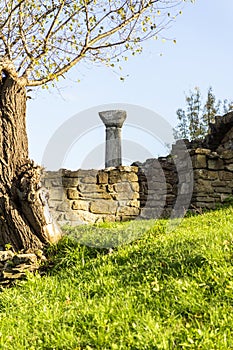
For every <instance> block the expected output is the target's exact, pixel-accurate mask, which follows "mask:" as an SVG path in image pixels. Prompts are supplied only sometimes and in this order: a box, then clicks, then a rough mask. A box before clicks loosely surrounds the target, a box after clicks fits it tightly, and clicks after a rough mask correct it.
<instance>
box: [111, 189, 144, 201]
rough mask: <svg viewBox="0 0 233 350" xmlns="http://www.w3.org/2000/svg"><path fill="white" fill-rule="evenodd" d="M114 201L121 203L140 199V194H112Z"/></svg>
mask: <svg viewBox="0 0 233 350" xmlns="http://www.w3.org/2000/svg"><path fill="white" fill-rule="evenodd" d="M111 196H112V199H113V200H117V201H121V200H126V199H128V200H130V199H131V200H133V199H137V198H139V193H137V192H133V191H130V192H119V193H112V194H111Z"/></svg>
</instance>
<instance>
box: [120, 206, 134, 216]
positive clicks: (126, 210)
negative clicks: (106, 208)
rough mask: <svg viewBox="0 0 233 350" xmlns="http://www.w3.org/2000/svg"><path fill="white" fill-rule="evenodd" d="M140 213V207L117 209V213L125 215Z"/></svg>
mask: <svg viewBox="0 0 233 350" xmlns="http://www.w3.org/2000/svg"><path fill="white" fill-rule="evenodd" d="M139 213H140V210H139V208H136V207H122V208H119V209H118V211H117V215H123V216H138V215H139Z"/></svg>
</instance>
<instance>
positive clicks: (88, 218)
mask: <svg viewBox="0 0 233 350" xmlns="http://www.w3.org/2000/svg"><path fill="white" fill-rule="evenodd" d="M97 218H98V216H96V215H95V214H92V213H90V212H88V211H85V210H74V211H71V212H69V213H66V215H65V220H66V221H68V222H71V223H72V222H79V223H91V224H93V223H95V222H96V219H97Z"/></svg>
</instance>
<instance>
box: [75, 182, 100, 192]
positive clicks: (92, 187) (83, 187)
mask: <svg viewBox="0 0 233 350" xmlns="http://www.w3.org/2000/svg"><path fill="white" fill-rule="evenodd" d="M78 190H79V191H80V192H82V193H94V192H100V188H99V186H98V185H96V184H80V185H78Z"/></svg>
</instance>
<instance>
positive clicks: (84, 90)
mask: <svg viewBox="0 0 233 350" xmlns="http://www.w3.org/2000/svg"><path fill="white" fill-rule="evenodd" d="M232 20H233V1H232V0H221V1H217V0H214V1H210V0H202V1H201V0H196V3H195V4H190V3H186V4H185V5H184V8H183V15H182V16H180V17H178V18H177V20H176V22H174V24H173V25H172V27H171V28H170V29H169V30H167V31H164V32H163V35H164V36H166V37H168V38H171V39H174V38H175V39H176V40H177V44H173V42H172V40H171V41H166V42H165V43H163V42H161V41H155V40H152V41H149V42H146V43H145V44H144V51H143V53H142V54H141V55H139V56H137V57H132V58H130V59H129V61H128V62H127V63H125V64H123V73H122V74H123V75H125V76H127V78H126V79H125V81H124V82H122V81H120V79H119V75H118V73H115V72H113V71H112V70H111V69H109V68H105V67H100V66H95V65H92V66H89V67H87V66H85V65H80V66H77V67H76V69H75V70H73V71H72V74H69V77H68V78H67V79H66V80H65V81H64V82H63V83H62V85H61V86H60V90H59V92H58V91H57V90H56V89H53V90H51V91H38V92H36V98H35V99H34V98H33V100H30V101H29V103H28V119H27V125H28V134H29V146H30V156H31V158H33V159H34V160H35V161H36V162H38V163H41V161H42V157H43V153H44V150H45V147H46V145H47V143H48V142H49V140H50V139H51V137H52V135H53V134H54V132H55V131H56V129H57V128H58V127H59V126H61V125H62V124H63V123H64V122H65V121H66V120H69V118H71V117H72V116H73V115H75V114H77V113H79V112H81V111H84V110H86V109H88V108H92V107H95V106H98V105H103V104H111V103H123V104H124V103H127V104H132V105H139V106H142V107H145V108H148V109H150V110H152V111H154V112H157V113H158V114H159V115H161V116H162V117H163V118H164V119H166V120H167V121H168V122H169V123H170V124H171V125H173V126H174V125H176V110H177V109H178V108H179V107H183V106H184V92H188V91H189V89H193V88H194V87H195V86H199V87H200V89H201V92H203V94H206V92H207V89H208V87H209V86H210V85H211V86H212V87H213V90H214V93H215V95H216V97H217V98H219V99H224V98H227V99H229V100H233V90H232V85H233V38H232ZM161 54H162V55H161ZM79 79H80V80H81V82H80V83H75V81H77V80H79ZM93 118H96V120H97V122H98V123H99V124H101V121H99V120H98V114H96V115H95V116H94V115H93ZM80 122H81V121H80ZM89 136H90V135H89ZM100 137H102V138H103V140H104V129H103V130H102V129H100V130H99V131H98V132H96V133H95V132H93V133H92V134H91V142H90V140H88V138H87V139H86V140H83V142H81V141H80V142H79V143H78V144H77V145H76V147H78V149H79V151H80V152H81V153H80V154H77V152H70V155H67V159H66V161H65V162H64V166H65V167H67V168H73V169H74V168H75V167H77V168H78V167H79V166H80V162H79V161H78V159H79V158H80V157H81V154H82V150H83V151H84V148H86V147H88V145H89V146H90V151H91V149H92V148H93V144H94V143H95V142H96V145H97V144H98V143H100ZM135 137H138V136H135ZM95 138H96V139H95ZM89 139H90V138H89ZM61 142H62V139H61ZM91 143H92V145H90V144H91ZM150 152H152V153H153V156H155V157H156V156H157V155H158V153H159V150H157V151H156V150H154V151H151V150H150ZM76 154H77V155H76ZM54 156H55V157H56V155H54ZM75 157H77V158H76V160H75V161H74V158H75ZM135 160H137V159H135ZM140 160H142V159H140ZM88 165H89V167H93V166H94V165H95V164H91V163H90V164H88Z"/></svg>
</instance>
